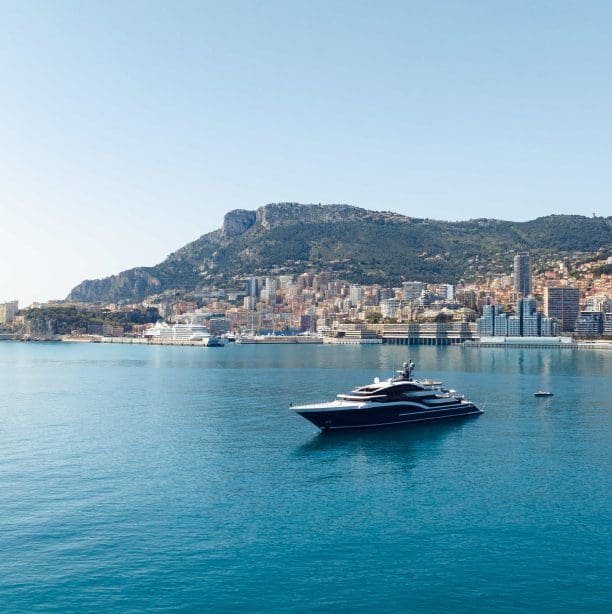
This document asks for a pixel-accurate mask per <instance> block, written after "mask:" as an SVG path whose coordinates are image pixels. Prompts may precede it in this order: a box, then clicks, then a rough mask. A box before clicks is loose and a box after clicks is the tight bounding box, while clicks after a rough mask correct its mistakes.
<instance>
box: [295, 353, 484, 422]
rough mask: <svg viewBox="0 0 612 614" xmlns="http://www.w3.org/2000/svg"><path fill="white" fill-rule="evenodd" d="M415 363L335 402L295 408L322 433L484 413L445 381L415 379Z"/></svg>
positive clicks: (407, 364)
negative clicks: (396, 374) (395, 375)
mask: <svg viewBox="0 0 612 614" xmlns="http://www.w3.org/2000/svg"><path fill="white" fill-rule="evenodd" d="M413 370H414V363H412V362H411V363H404V368H403V370H402V371H398V376H397V377H395V378H390V379H388V380H386V381H382V382H381V381H380V380H379V379H378V378H375V379H374V382H373V383H372V384H368V385H367V386H361V387H359V388H356V389H355V390H353V391H352V392H350V393H348V394H339V395H338V398H337V399H336V400H335V401H330V402H329V403H313V404H308V405H291V406H290V407H291V409H293V410H294V411H295V412H296V413H298V414H299V415H300V416H302V417H303V418H305V419H306V420H309V421H310V422H312V423H313V424H314V425H315V426H316V427H318V428H320V429H321V430H322V431H337V430H344V429H358V428H368V427H369V428H372V427H382V426H391V425H401V424H410V423H415V422H416V423H418V422H425V421H430V420H442V419H448V418H459V417H464V416H471V415H477V414H481V413H482V409H480V408H478V407H477V406H476V405H475V404H474V403H472V402H471V401H468V400H467V399H466V398H465V397H464V396H463V395H459V394H457V393H456V391H454V390H448V389H446V388H442V386H441V385H442V382H433V381H430V380H415V379H413V378H412V373H413Z"/></svg>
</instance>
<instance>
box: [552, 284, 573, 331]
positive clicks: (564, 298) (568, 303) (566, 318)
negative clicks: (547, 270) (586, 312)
mask: <svg viewBox="0 0 612 614" xmlns="http://www.w3.org/2000/svg"><path fill="white" fill-rule="evenodd" d="M579 307H580V290H579V289H578V288H573V287H571V286H557V287H551V286H546V287H545V288H544V313H545V314H546V315H547V316H548V317H549V318H555V320H557V322H559V329H560V330H561V332H572V331H573V330H574V325H575V324H576V319H577V318H578V312H579Z"/></svg>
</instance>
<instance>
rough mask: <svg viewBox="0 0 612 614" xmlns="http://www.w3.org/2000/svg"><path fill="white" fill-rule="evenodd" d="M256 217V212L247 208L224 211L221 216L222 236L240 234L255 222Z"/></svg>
mask: <svg viewBox="0 0 612 614" xmlns="http://www.w3.org/2000/svg"><path fill="white" fill-rule="evenodd" d="M256 219H257V213H256V212H255V211H248V210H247V209H234V210H233V211H230V212H229V213H226V214H225V216H224V218H223V228H222V232H223V236H225V237H235V236H237V235H241V234H242V233H243V232H245V231H246V230H248V229H249V228H250V227H251V226H252V225H253V224H254V223H255V220H256Z"/></svg>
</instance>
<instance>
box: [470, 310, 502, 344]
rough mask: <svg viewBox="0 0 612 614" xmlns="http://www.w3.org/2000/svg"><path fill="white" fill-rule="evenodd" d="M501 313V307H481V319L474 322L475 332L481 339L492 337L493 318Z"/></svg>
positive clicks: (493, 332) (493, 331) (493, 330)
mask: <svg viewBox="0 0 612 614" xmlns="http://www.w3.org/2000/svg"><path fill="white" fill-rule="evenodd" d="M501 313H502V307H501V305H484V306H483V308H482V317H480V318H478V319H477V320H476V330H477V331H478V334H479V335H480V336H481V337H492V336H493V335H494V334H495V318H496V316H498V315H499V314H501Z"/></svg>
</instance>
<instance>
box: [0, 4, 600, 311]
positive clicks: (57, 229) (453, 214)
mask: <svg viewBox="0 0 612 614" xmlns="http://www.w3.org/2000/svg"><path fill="white" fill-rule="evenodd" d="M349 8H350V10H349ZM523 9H524V10H523ZM523 9H521V8H520V6H518V5H512V6H510V5H509V6H503V5H500V4H494V5H492V4H490V3H480V2H477V3H469V4H462V3H459V4H456V3H448V2H443V3H438V4H436V5H431V6H424V5H421V6H419V5H414V4H410V3H400V2H389V3H386V4H385V10H377V9H376V8H375V7H373V6H368V5H367V4H360V3H351V4H350V7H349V5H342V4H341V5H337V4H336V3H331V4H330V3H323V2H313V3H308V4H299V3H292V4H287V3H276V2H267V3H264V4H252V3H247V2H239V3H230V4H228V5H220V4H218V3H196V2H182V3H180V4H179V5H178V6H175V7H173V9H172V10H169V9H168V8H167V7H164V6H163V5H162V4H158V3H146V4H144V3H140V2H134V3H130V4H129V5H122V4H119V3H104V4H99V3H92V4H89V5H87V6H81V7H79V9H78V10H75V8H74V5H73V4H72V3H70V2H55V3H53V4H48V3H42V2H31V1H29V2H8V3H3V5H2V8H0V16H1V18H2V23H3V24H4V27H5V31H6V36H5V37H4V43H3V47H2V51H1V53H0V70H1V71H2V76H3V79H2V83H3V96H2V102H1V103H0V104H1V106H2V110H3V115H4V116H5V117H6V118H7V120H8V121H6V122H4V124H3V127H2V130H1V131H0V152H1V153H0V156H1V158H0V162H1V164H2V168H3V179H2V181H0V207H1V213H2V224H0V243H1V244H2V245H3V247H4V248H5V250H6V251H7V253H10V254H12V255H13V257H12V258H11V259H10V261H9V260H7V261H3V262H1V263H0V300H6V301H8V300H12V299H14V298H17V299H19V300H20V301H21V302H22V303H24V304H25V303H28V302H31V301H33V300H39V301H44V300H47V299H56V298H61V297H62V296H63V295H64V293H65V292H67V291H68V290H69V289H70V288H71V287H73V286H74V285H75V284H77V283H78V282H79V281H81V280H83V279H92V278H100V277H104V276H106V275H110V274H113V273H116V272H118V271H121V270H124V269H126V268H129V267H132V266H136V265H153V264H155V263H157V262H159V261H160V260H162V259H163V258H164V257H165V256H166V255H167V254H168V253H170V252H171V251H172V250H174V249H176V247H177V246H180V245H182V244H184V243H186V242H188V241H190V240H193V239H194V238H196V237H197V236H198V235H200V234H203V233H206V232H208V231H211V230H213V229H215V228H218V227H219V226H220V225H221V221H222V216H223V214H224V213H225V212H226V211H228V210H231V209H234V208H249V207H253V206H257V205H260V204H264V203H266V202H271V201H277V200H292V201H300V202H316V203H318V202H340V203H344V202H348V203H352V204H355V205H358V206H362V207H365V208H367V209H372V210H392V211H397V212H399V213H402V214H406V215H410V216H415V217H432V218H438V219H448V220H458V219H467V218H480V217H487V218H502V219H511V220H518V221H522V220H527V219H533V218H536V217H538V216H543V215H549V214H553V213H576V214H582V215H586V216H590V215H592V214H593V213H596V214H597V215H604V216H605V215H609V214H610V213H611V208H610V204H609V197H608V195H609V193H610V191H611V188H612V185H611V184H610V181H611V179H610V175H609V173H608V171H607V159H608V157H609V156H608V143H609V142H610V140H611V138H610V137H611V135H610V130H611V128H610V126H612V122H611V121H609V120H610V117H609V109H608V107H607V105H606V104H605V103H604V101H606V100H608V99H609V98H610V93H611V86H610V82H609V80H608V79H606V78H603V76H604V75H606V74H607V73H608V64H609V57H610V45H611V43H610V40H609V36H608V32H607V28H605V27H604V24H607V23H609V22H610V18H611V17H612V7H611V6H610V4H609V3H604V2H587V3H581V4H580V6H578V5H572V4H567V3H562V8H558V10H554V11H553V10H551V7H550V6H548V5H544V4H542V5H537V6H531V5H530V6H528V7H526V6H523ZM517 41H520V44H517Z"/></svg>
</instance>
